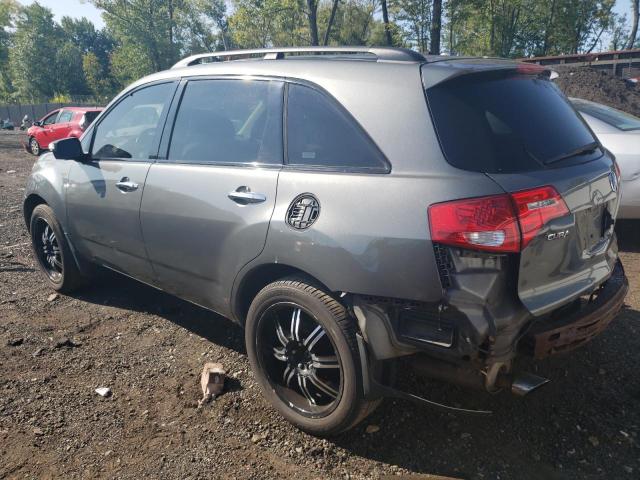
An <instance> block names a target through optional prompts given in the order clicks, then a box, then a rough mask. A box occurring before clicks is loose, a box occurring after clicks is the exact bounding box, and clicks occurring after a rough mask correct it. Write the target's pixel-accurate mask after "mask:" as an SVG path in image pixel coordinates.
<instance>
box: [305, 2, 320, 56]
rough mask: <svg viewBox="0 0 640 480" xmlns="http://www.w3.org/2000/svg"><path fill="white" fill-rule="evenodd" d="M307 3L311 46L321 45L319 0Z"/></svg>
mask: <svg viewBox="0 0 640 480" xmlns="http://www.w3.org/2000/svg"><path fill="white" fill-rule="evenodd" d="M306 1H307V21H308V22H309V37H310V39H311V45H319V43H318V3H319V0H306Z"/></svg>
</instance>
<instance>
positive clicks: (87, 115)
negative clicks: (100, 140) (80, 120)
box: [84, 112, 100, 125]
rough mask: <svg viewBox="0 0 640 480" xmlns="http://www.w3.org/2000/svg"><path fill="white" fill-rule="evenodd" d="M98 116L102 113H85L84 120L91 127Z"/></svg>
mask: <svg viewBox="0 0 640 480" xmlns="http://www.w3.org/2000/svg"><path fill="white" fill-rule="evenodd" d="M98 115H100V112H84V118H86V119H87V125H90V124H91V122H93V121H94V120H95V119H96V117H97V116H98Z"/></svg>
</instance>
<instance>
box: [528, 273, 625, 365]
mask: <svg viewBox="0 0 640 480" xmlns="http://www.w3.org/2000/svg"><path fill="white" fill-rule="evenodd" d="M628 289H629V282H628V281H627V278H626V276H625V274H624V269H623V268H622V264H621V263H620V261H618V263H617V264H616V266H615V268H614V271H613V273H612V275H611V277H609V279H608V280H607V281H606V282H605V283H604V284H603V285H602V286H601V287H600V288H599V289H598V290H597V291H596V292H594V294H593V295H591V298H590V299H589V300H582V303H581V304H580V305H579V307H578V308H577V309H576V310H575V311H573V312H570V313H567V314H566V315H561V313H562V312H558V314H556V315H553V314H552V315H550V316H548V317H546V318H544V319H542V320H539V321H535V322H533V323H532V325H531V328H530V329H529V330H528V331H527V334H526V336H525V337H524V338H523V340H522V341H521V347H522V350H523V351H524V352H525V353H527V354H529V355H531V356H533V357H534V358H538V359H540V358H545V357H547V356H549V355H552V354H555V353H561V352H567V351H570V350H573V349H575V348H577V347H580V346H582V345H584V344H585V343H586V342H588V341H590V340H591V339H593V338H594V337H596V336H597V335H599V334H600V333H602V331H604V330H605V329H606V328H607V326H608V325H609V324H610V323H611V321H612V320H613V319H614V318H615V317H616V315H617V314H618V312H619V311H620V309H621V308H622V306H623V305H624V298H625V296H626V294H627V291H628Z"/></svg>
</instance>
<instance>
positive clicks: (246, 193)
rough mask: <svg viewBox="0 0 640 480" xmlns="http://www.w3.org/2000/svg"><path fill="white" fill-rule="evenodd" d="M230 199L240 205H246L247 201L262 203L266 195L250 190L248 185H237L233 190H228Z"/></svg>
mask: <svg viewBox="0 0 640 480" xmlns="http://www.w3.org/2000/svg"><path fill="white" fill-rule="evenodd" d="M227 196H228V197H229V198H230V199H231V200H233V201H234V202H236V203H239V204H241V205H247V204H248V203H262V202H264V201H265V200H266V199H267V196H266V195H264V194H262V193H256V192H252V191H251V189H250V188H249V187H245V186H242V187H238V188H237V189H236V190H235V191H233V192H230V193H229V195H227Z"/></svg>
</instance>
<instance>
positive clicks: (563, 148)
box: [426, 72, 602, 173]
mask: <svg viewBox="0 0 640 480" xmlns="http://www.w3.org/2000/svg"><path fill="white" fill-rule="evenodd" d="M426 94H427V100H428V103H429V109H430V111H431V116H432V119H433V123H434V126H435V129H436V132H437V134H438V138H439V140H440V145H441V147H442V150H443V153H444V155H445V158H446V159H447V161H448V162H449V163H450V164H451V165H453V166H454V167H457V168H461V169H464V170H472V171H477V172H486V173H516V172H524V171H530V170H537V169H541V168H548V167H551V166H556V165H555V164H554V163H555V162H556V161H557V160H558V159H560V158H562V157H564V156H566V155H568V154H571V152H576V151H580V149H581V148H582V147H585V146H587V145H590V144H593V143H594V142H595V141H596V139H595V138H594V137H593V135H592V134H591V132H590V131H589V129H588V128H587V127H586V125H585V124H584V121H583V120H582V119H581V118H580V117H579V115H578V114H577V112H576V111H575V110H574V109H573V108H572V106H571V105H570V103H569V101H568V100H567V99H566V97H565V96H564V95H563V94H562V93H561V92H560V90H559V89H558V88H557V87H556V85H554V84H553V83H552V82H551V81H549V80H548V79H545V78H541V77H538V76H533V75H524V74H515V73H504V72H490V73H479V74H471V75H465V76H460V77H458V78H455V79H452V80H449V81H445V82H443V83H441V84H437V85H436V86H434V87H431V88H428V89H427V90H426ZM601 155H602V152H601V151H600V150H599V149H597V148H595V149H592V150H589V151H587V152H586V153H585V152H583V153H581V154H580V155H579V157H580V159H579V160H580V161H589V160H593V159H595V158H598V157H600V156H601Z"/></svg>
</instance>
